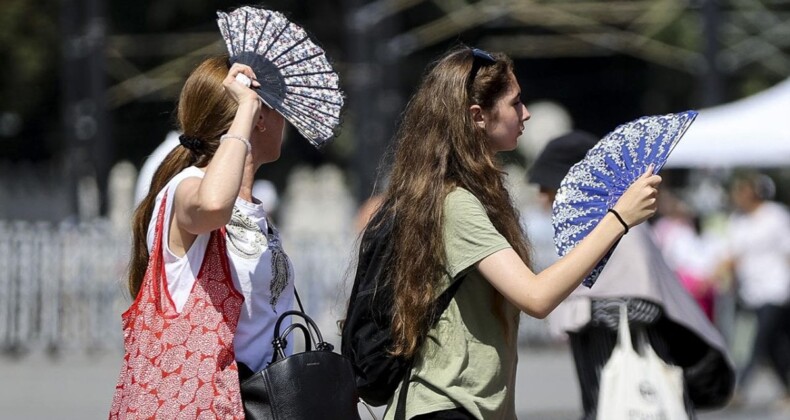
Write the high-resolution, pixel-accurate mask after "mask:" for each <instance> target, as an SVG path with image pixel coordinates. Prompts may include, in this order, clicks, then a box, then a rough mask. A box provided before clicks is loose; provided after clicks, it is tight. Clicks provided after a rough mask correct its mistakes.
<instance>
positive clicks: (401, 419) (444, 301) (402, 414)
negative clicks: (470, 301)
mask: <svg viewBox="0 0 790 420" xmlns="http://www.w3.org/2000/svg"><path fill="white" fill-rule="evenodd" d="M465 278H466V276H465V275H464V276H461V277H460V278H458V279H457V280H456V281H454V282H452V284H450V287H448V288H447V289H446V290H445V291H444V292H442V294H441V295H439V297H438V298H436V306H434V307H433V315H432V317H433V319H432V322H431V325H436V323H437V322H439V318H440V317H441V316H442V314H443V313H444V311H446V310H447V308H448V307H449V306H450V302H451V301H452V300H453V297H455V292H457V291H458V288H459V287H461V283H462V282H463V280H464V279H465ZM413 366H414V358H412V360H411V361H410V362H409V368H408V369H407V370H406V375H404V376H403V384H402V385H401V387H400V394H399V395H398V405H397V406H396V407H395V420H406V394H408V393H409V381H410V380H411V370H412V367H413Z"/></svg>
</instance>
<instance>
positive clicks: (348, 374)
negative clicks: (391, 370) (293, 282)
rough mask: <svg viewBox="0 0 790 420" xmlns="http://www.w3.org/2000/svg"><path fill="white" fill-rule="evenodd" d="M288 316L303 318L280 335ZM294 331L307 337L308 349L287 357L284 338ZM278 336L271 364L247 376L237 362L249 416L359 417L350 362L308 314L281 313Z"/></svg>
mask: <svg viewBox="0 0 790 420" xmlns="http://www.w3.org/2000/svg"><path fill="white" fill-rule="evenodd" d="M288 317H295V318H301V320H298V321H297V320H294V322H293V323H292V324H291V325H289V326H288V327H287V328H285V330H284V331H282V334H281V333H280V326H281V324H282V322H283V320H284V319H286V318H288ZM296 330H299V331H301V332H302V334H303V335H304V342H305V351H304V352H301V353H295V354H293V355H291V356H287V357H286V356H285V347H286V345H287V341H286V339H287V338H288V336H289V335H290V334H291V333H292V332H294V331H296ZM274 337H275V338H274V341H273V342H272V344H274V356H273V358H272V362H271V363H270V364H269V365H268V366H266V367H265V368H264V369H263V370H261V371H260V372H256V373H252V374H251V376H249V377H247V378H246V379H244V378H245V376H248V375H245V373H244V369H245V368H246V367H245V366H243V365H242V364H240V366H239V372H240V374H239V376H240V377H241V378H242V379H241V382H240V387H241V400H242V402H243V404H244V415H245V417H246V418H247V419H253V420H263V419H266V420H302V419H304V420H314V419H325V420H335V419H337V420H356V419H359V418H360V417H359V412H358V410H357V403H358V402H359V397H358V395H357V387H356V382H355V379H354V371H353V367H352V365H351V362H350V361H349V360H348V359H347V358H345V357H344V356H342V355H340V354H337V353H335V352H333V351H332V350H333V346H332V345H331V344H329V343H327V342H325V341H324V340H323V337H322V336H321V332H320V331H319V330H318V327H317V326H316V324H315V322H313V320H312V319H311V318H310V317H309V316H307V315H306V314H305V313H304V312H302V311H288V312H285V313H283V314H282V315H280V318H278V319H277V324H275V326H274ZM247 370H249V369H247ZM250 373H251V371H250Z"/></svg>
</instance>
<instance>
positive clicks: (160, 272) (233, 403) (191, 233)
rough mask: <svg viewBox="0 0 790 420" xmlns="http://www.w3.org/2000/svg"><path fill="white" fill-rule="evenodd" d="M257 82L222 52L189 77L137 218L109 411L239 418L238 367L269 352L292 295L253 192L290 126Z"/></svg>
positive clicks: (273, 233) (286, 269)
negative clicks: (168, 147)
mask: <svg viewBox="0 0 790 420" xmlns="http://www.w3.org/2000/svg"><path fill="white" fill-rule="evenodd" d="M239 75H243V76H246V78H247V79H249V81H250V83H251V86H248V85H246V84H245V83H243V81H244V80H245V78H244V77H241V76H239ZM237 77H238V78H239V79H240V80H242V81H239V80H237ZM259 86H260V83H259V82H258V81H257V80H255V74H254V72H253V70H252V68H250V67H249V66H246V65H242V64H238V63H236V64H233V65H232V66H231V65H229V59H228V57H227V56H220V57H213V58H209V59H206V60H205V61H203V62H202V63H201V64H200V65H198V66H197V68H196V69H195V70H194V71H193V72H192V74H191V75H190V76H189V77H188V79H187V80H186V83H185V84H184V87H183V89H182V91H181V96H180V98H179V101H178V109H177V117H178V126H179V127H178V128H179V130H180V131H181V132H182V133H183V134H182V135H181V136H180V145H179V146H176V148H175V149H173V150H172V151H171V152H170V154H169V155H168V156H167V157H166V158H165V160H164V161H163V162H162V164H161V165H160V166H159V168H158V169H157V171H156V173H155V175H154V177H153V180H152V181H151V187H150V189H149V192H148V195H147V196H146V197H145V199H144V200H143V201H142V202H141V203H140V205H139V207H137V210H136V211H135V213H134V217H133V221H132V229H133V249H132V258H131V263H130V270H129V278H128V288H129V292H130V294H131V296H132V298H133V299H134V302H133V303H132V305H131V306H130V308H129V310H127V311H126V312H125V313H124V314H123V326H124V337H125V339H126V342H125V346H126V355H125V357H124V365H123V367H122V370H121V375H120V379H119V381H118V386H117V388H116V393H115V398H114V399H113V405H112V409H111V417H120V418H125V417H135V418H152V417H156V418H175V416H176V415H178V414H179V413H180V414H181V415H185V416H186V417H187V418H203V417H206V416H208V417H211V418H220V417H221V418H231V417H232V418H242V417H243V416H244V412H243V409H242V405H241V400H240V395H239V378H238V368H237V367H242V366H246V367H249V369H252V370H253V371H258V370H260V369H261V368H262V367H264V366H265V364H266V362H268V361H269V360H271V358H272V354H273V348H272V347H273V346H272V344H271V340H272V337H273V332H272V330H273V328H274V323H275V321H276V320H277V314H278V313H283V312H285V311H287V310H289V309H291V308H292V305H293V299H294V291H293V275H292V268H291V265H290V262H289V260H288V258H287V257H286V256H285V254H284V253H283V252H282V248H281V246H280V240H279V235H278V233H277V230H276V229H274V227H273V226H271V224H270V223H269V221H268V220H267V215H266V212H265V211H264V209H263V207H262V204H261V203H260V202H259V201H258V200H256V199H255V198H254V197H253V196H252V186H253V181H254V175H255V173H256V171H257V170H258V169H259V168H260V167H261V166H262V165H263V164H265V163H269V162H273V161H275V160H277V159H278V158H279V156H280V148H281V145H282V140H283V129H284V126H285V124H284V119H283V117H282V116H281V115H280V114H279V113H277V112H276V111H274V110H272V109H270V108H269V107H267V106H266V105H264V104H263V103H262V101H261V99H260V98H259V96H258V94H257V93H256V92H255V91H254V90H253V89H252V88H255V87H259ZM237 362H238V363H237Z"/></svg>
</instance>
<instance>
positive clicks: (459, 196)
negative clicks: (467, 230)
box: [444, 187, 487, 223]
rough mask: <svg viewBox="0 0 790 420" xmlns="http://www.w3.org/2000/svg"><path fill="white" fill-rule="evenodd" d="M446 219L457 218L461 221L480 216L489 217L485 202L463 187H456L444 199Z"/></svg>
mask: <svg viewBox="0 0 790 420" xmlns="http://www.w3.org/2000/svg"><path fill="white" fill-rule="evenodd" d="M444 216H445V220H457V221H459V222H464V223H466V222H469V221H470V220H472V219H477V218H478V217H483V216H485V217H487V216H486V210H485V207H483V203H481V202H480V200H479V199H478V198H477V197H476V196H475V195H474V194H472V192H470V191H469V190H467V189H466V188H463V187H456V188H455V189H454V190H453V191H451V192H449V193H448V194H447V197H446V198H445V200H444Z"/></svg>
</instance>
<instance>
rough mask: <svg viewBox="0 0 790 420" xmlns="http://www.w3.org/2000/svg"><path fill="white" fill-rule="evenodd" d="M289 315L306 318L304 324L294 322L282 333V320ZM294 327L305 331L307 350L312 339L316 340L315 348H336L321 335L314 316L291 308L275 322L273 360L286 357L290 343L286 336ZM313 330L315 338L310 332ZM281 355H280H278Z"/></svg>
mask: <svg viewBox="0 0 790 420" xmlns="http://www.w3.org/2000/svg"><path fill="white" fill-rule="evenodd" d="M289 316H298V317H301V318H302V319H303V320H304V322H305V323H304V324H301V323H293V324H291V325H290V326H288V328H286V329H285V331H284V332H283V334H282V335H280V327H281V326H282V322H283V320H284V319H285V318H287V317H289ZM295 326H296V327H295ZM294 328H299V329H301V330H302V332H304V333H305V343H306V346H307V351H311V350H312V347H311V344H312V343H311V340H313V341H314V342H315V349H316V350H326V351H332V350H334V346H333V345H331V344H329V343H327V342H326V341H324V338H323V336H322V335H321V330H319V329H318V325H316V323H315V321H313V319H312V318H310V317H309V316H307V314H306V313H304V312H302V311H296V310H290V311H285V312H283V314H282V315H280V317H279V318H278V319H277V323H276V324H274V336H275V339H274V341H272V344H273V345H274V350H275V352H274V356H273V357H272V362H274V361H276V360H278V359H279V358H280V357H285V347H286V345H287V344H288V342H287V341H286V339H285V338H286V336H287V335H288V334H290V333H291V332H292V331H293V330H294ZM311 330H312V332H313V333H315V338H314V337H313V336H312V335H311V334H310V331H311ZM278 356H279V357H278Z"/></svg>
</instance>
